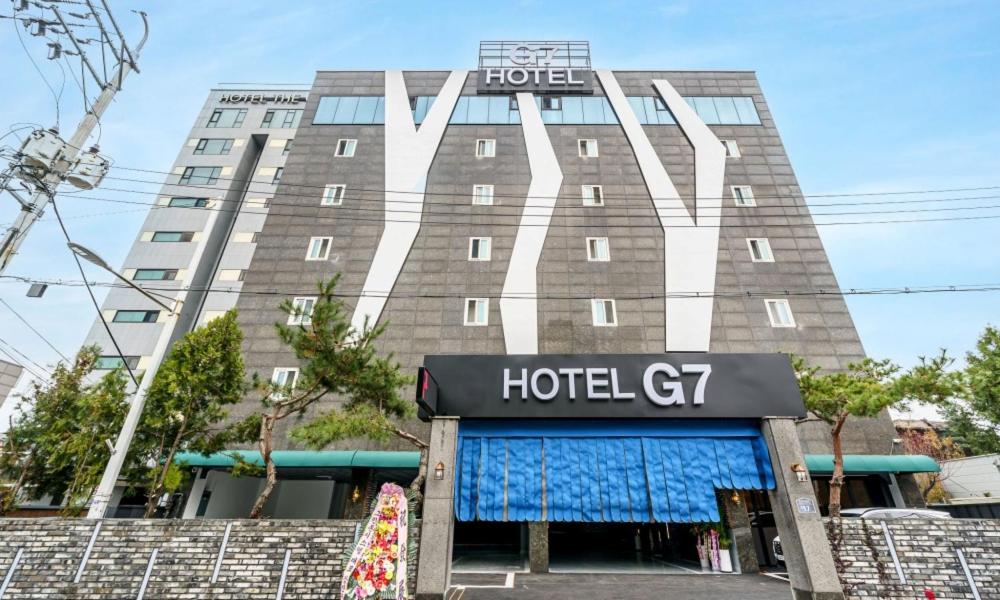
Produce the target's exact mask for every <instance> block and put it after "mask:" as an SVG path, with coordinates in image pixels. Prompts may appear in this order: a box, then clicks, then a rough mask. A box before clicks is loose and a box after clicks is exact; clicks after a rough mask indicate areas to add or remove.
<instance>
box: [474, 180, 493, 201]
mask: <svg viewBox="0 0 1000 600" xmlns="http://www.w3.org/2000/svg"><path fill="white" fill-rule="evenodd" d="M472 203H473V204H481V205H483V206H489V205H491V204H493V186H492V185H485V184H484V185H474V186H472Z"/></svg>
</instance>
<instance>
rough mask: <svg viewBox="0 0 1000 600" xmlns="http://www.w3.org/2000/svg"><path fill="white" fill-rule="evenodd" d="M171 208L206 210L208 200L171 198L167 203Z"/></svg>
mask: <svg viewBox="0 0 1000 600" xmlns="http://www.w3.org/2000/svg"><path fill="white" fill-rule="evenodd" d="M167 206H169V207H171V208H205V207H206V206H208V198H171V199H170V201H169V202H167Z"/></svg>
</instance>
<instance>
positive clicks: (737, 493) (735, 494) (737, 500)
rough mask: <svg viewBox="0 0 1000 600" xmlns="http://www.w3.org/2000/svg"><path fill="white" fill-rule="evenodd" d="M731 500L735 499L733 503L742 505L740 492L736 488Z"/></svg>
mask: <svg viewBox="0 0 1000 600" xmlns="http://www.w3.org/2000/svg"><path fill="white" fill-rule="evenodd" d="M730 500H732V501H733V504H735V505H736V506H739V505H740V493H739V492H737V491H736V490H733V495H732V496H731V497H730Z"/></svg>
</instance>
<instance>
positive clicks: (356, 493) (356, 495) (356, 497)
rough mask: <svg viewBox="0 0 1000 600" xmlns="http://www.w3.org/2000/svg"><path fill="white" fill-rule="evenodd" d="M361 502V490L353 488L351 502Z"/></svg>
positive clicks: (356, 487)
mask: <svg viewBox="0 0 1000 600" xmlns="http://www.w3.org/2000/svg"><path fill="white" fill-rule="evenodd" d="M358 500H361V488H359V487H358V486H354V491H353V492H351V502H357V501H358Z"/></svg>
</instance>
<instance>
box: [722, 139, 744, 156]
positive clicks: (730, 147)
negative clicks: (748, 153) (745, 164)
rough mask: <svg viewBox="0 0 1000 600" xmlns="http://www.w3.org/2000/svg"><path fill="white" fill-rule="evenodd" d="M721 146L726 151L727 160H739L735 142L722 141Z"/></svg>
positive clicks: (738, 151) (738, 150) (738, 148)
mask: <svg viewBox="0 0 1000 600" xmlns="http://www.w3.org/2000/svg"><path fill="white" fill-rule="evenodd" d="M722 146H723V147H724V148H725V149H726V157H727V158H739V157H740V156H741V155H740V147H739V146H738V145H737V144H736V140H722Z"/></svg>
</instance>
